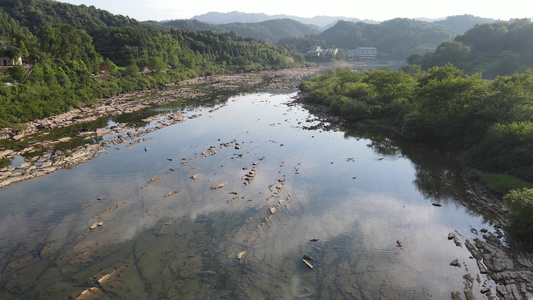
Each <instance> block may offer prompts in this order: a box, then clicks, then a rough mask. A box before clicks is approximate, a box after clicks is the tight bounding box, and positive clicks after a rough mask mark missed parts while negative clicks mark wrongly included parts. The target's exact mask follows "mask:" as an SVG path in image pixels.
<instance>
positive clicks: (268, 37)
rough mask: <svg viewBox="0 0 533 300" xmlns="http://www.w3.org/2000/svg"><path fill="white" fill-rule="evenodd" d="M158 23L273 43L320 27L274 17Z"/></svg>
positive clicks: (309, 32)
mask: <svg viewBox="0 0 533 300" xmlns="http://www.w3.org/2000/svg"><path fill="white" fill-rule="evenodd" d="M159 24H161V25H164V26H170V27H173V28H178V29H183V30H195V31H199V30H211V31H214V32H230V31H235V32H236V33H237V34H238V35H240V36H243V37H248V38H253V39H257V40H263V41H267V42H271V43H275V42H277V41H279V40H280V39H282V38H285V37H303V36H305V35H312V34H318V33H320V31H321V30H320V28H318V27H317V26H314V25H307V24H303V23H300V22H298V21H295V20H292V19H275V20H267V21H262V22H257V23H242V22H237V23H228V24H219V25H214V24H209V23H206V22H201V21H198V20H194V19H192V20H172V21H163V22H159Z"/></svg>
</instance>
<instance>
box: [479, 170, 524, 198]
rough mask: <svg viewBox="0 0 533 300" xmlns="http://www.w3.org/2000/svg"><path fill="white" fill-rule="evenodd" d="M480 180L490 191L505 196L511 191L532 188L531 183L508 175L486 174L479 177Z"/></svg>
mask: <svg viewBox="0 0 533 300" xmlns="http://www.w3.org/2000/svg"><path fill="white" fill-rule="evenodd" d="M480 179H481V180H482V181H483V182H485V183H486V184H487V185H488V186H489V187H490V188H491V189H493V190H495V191H497V192H500V193H502V194H505V193H507V192H509V191H511V190H519V189H523V188H533V183H530V182H527V181H525V180H523V179H520V178H518V177H515V176H512V175H508V174H495V173H487V174H484V175H481V177H480Z"/></svg>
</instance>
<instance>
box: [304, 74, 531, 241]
mask: <svg viewBox="0 0 533 300" xmlns="http://www.w3.org/2000/svg"><path fill="white" fill-rule="evenodd" d="M300 89H301V91H303V92H304V93H305V95H306V97H305V98H306V99H307V101H310V102H313V103H318V104H322V105H326V106H328V107H329V110H330V112H331V113H332V114H336V115H340V116H342V117H344V118H345V119H347V120H349V121H367V122H380V123H389V124H393V125H395V126H398V128H400V130H401V133H402V135H403V136H404V137H406V138H408V139H416V140H423V141H429V142H434V143H438V144H441V145H444V146H446V147H449V148H450V149H451V150H453V151H456V152H458V153H461V154H462V157H463V158H464V160H465V161H466V162H467V163H468V164H470V165H471V166H473V167H475V168H477V169H479V170H483V171H486V172H492V173H498V174H508V175H512V176H514V177H516V178H520V179H523V180H525V181H527V182H533V124H532V123H531V122H532V120H533V72H532V71H526V72H523V73H514V74H511V75H505V76H498V77H496V78H495V79H494V80H490V81H488V80H484V79H482V77H481V75H480V74H479V73H477V74H473V75H465V74H464V73H463V71H462V70H461V69H459V68H457V67H455V66H453V65H451V64H446V65H444V66H437V67H433V68H430V69H429V70H427V71H422V70H421V69H420V66H411V67H409V68H406V69H405V70H400V71H392V70H386V69H377V70H372V71H367V72H361V71H353V70H351V69H337V70H331V71H329V72H327V73H325V74H323V75H319V76H317V77H315V78H313V79H311V80H308V81H305V82H303V83H301V85H300ZM528 185H529V186H531V185H530V184H526V186H528ZM532 194H533V192H532V191H528V190H527V189H526V190H524V191H521V190H517V191H515V192H513V193H510V194H509V195H508V196H506V199H507V201H508V202H509V203H510V204H512V205H511V206H512V207H514V208H515V210H514V212H515V215H514V217H515V220H517V222H515V223H514V224H515V225H514V227H513V228H514V229H515V231H514V232H515V233H516V234H517V235H518V236H520V237H522V238H523V240H526V241H527V243H528V245H529V246H530V247H532V248H531V249H533V218H531V215H532V214H531V212H532V211H533V198H532V197H530V196H531V195H532ZM517 199H518V200H517Z"/></svg>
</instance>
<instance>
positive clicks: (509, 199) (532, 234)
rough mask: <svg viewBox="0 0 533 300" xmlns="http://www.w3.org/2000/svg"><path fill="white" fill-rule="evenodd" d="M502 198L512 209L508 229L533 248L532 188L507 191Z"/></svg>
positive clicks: (529, 247) (528, 246)
mask: <svg viewBox="0 0 533 300" xmlns="http://www.w3.org/2000/svg"><path fill="white" fill-rule="evenodd" d="M503 199H504V201H505V202H506V203H507V204H508V205H509V207H511V210H512V211H511V217H512V224H511V226H510V227H509V231H510V232H511V233H513V234H514V235H516V236H517V237H518V238H519V239H520V240H521V241H522V242H523V243H524V245H525V246H526V248H527V249H528V250H530V251H531V250H533V189H521V190H512V191H509V193H507V194H506V195H505V196H504V198H503Z"/></svg>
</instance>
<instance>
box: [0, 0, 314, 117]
mask: <svg viewBox="0 0 533 300" xmlns="http://www.w3.org/2000/svg"><path fill="white" fill-rule="evenodd" d="M0 25H1V26H0V42H1V45H6V47H7V48H5V49H0V51H1V52H2V53H3V54H4V55H8V56H9V57H10V58H12V59H18V58H19V57H22V58H23V62H24V65H15V66H12V67H8V68H2V69H0V82H1V83H2V84H1V85H0V127H4V126H7V125H13V124H16V123H19V122H25V121H28V120H32V119H36V118H43V117H46V116H50V115H53V114H58V113H61V112H64V111H67V110H68V109H70V108H72V107H78V106H83V105H87V104H91V103H94V101H97V99H99V98H102V97H107V96H112V95H115V94H117V93H124V92H129V91H132V90H135V89H145V88H148V87H152V86H157V85H160V84H164V83H169V82H172V81H176V80H182V79H187V78H191V77H194V76H198V75H202V74H210V73H215V72H242V71H249V70H261V69H270V68H286V67H293V66H300V65H303V64H305V60H304V58H303V56H302V55H301V54H298V53H295V52H293V51H291V50H289V49H288V48H286V47H281V46H275V45H273V44H269V43H265V42H260V41H257V40H253V39H250V38H243V37H240V36H238V35H237V34H236V33H235V32H229V33H214V32H213V31H201V32H195V31H188V30H179V29H170V30H167V31H162V30H159V29H157V28H154V27H153V26H149V25H147V24H144V23H141V22H138V21H136V20H134V19H130V18H127V17H123V16H117V15H113V14H110V13H108V12H106V11H103V10H99V9H96V8H95V7H87V6H84V5H80V6H75V5H70V4H64V3H60V2H56V1H48V0H3V1H2V2H0ZM140 69H143V70H144V72H143V73H140ZM4 83H9V84H4Z"/></svg>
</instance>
